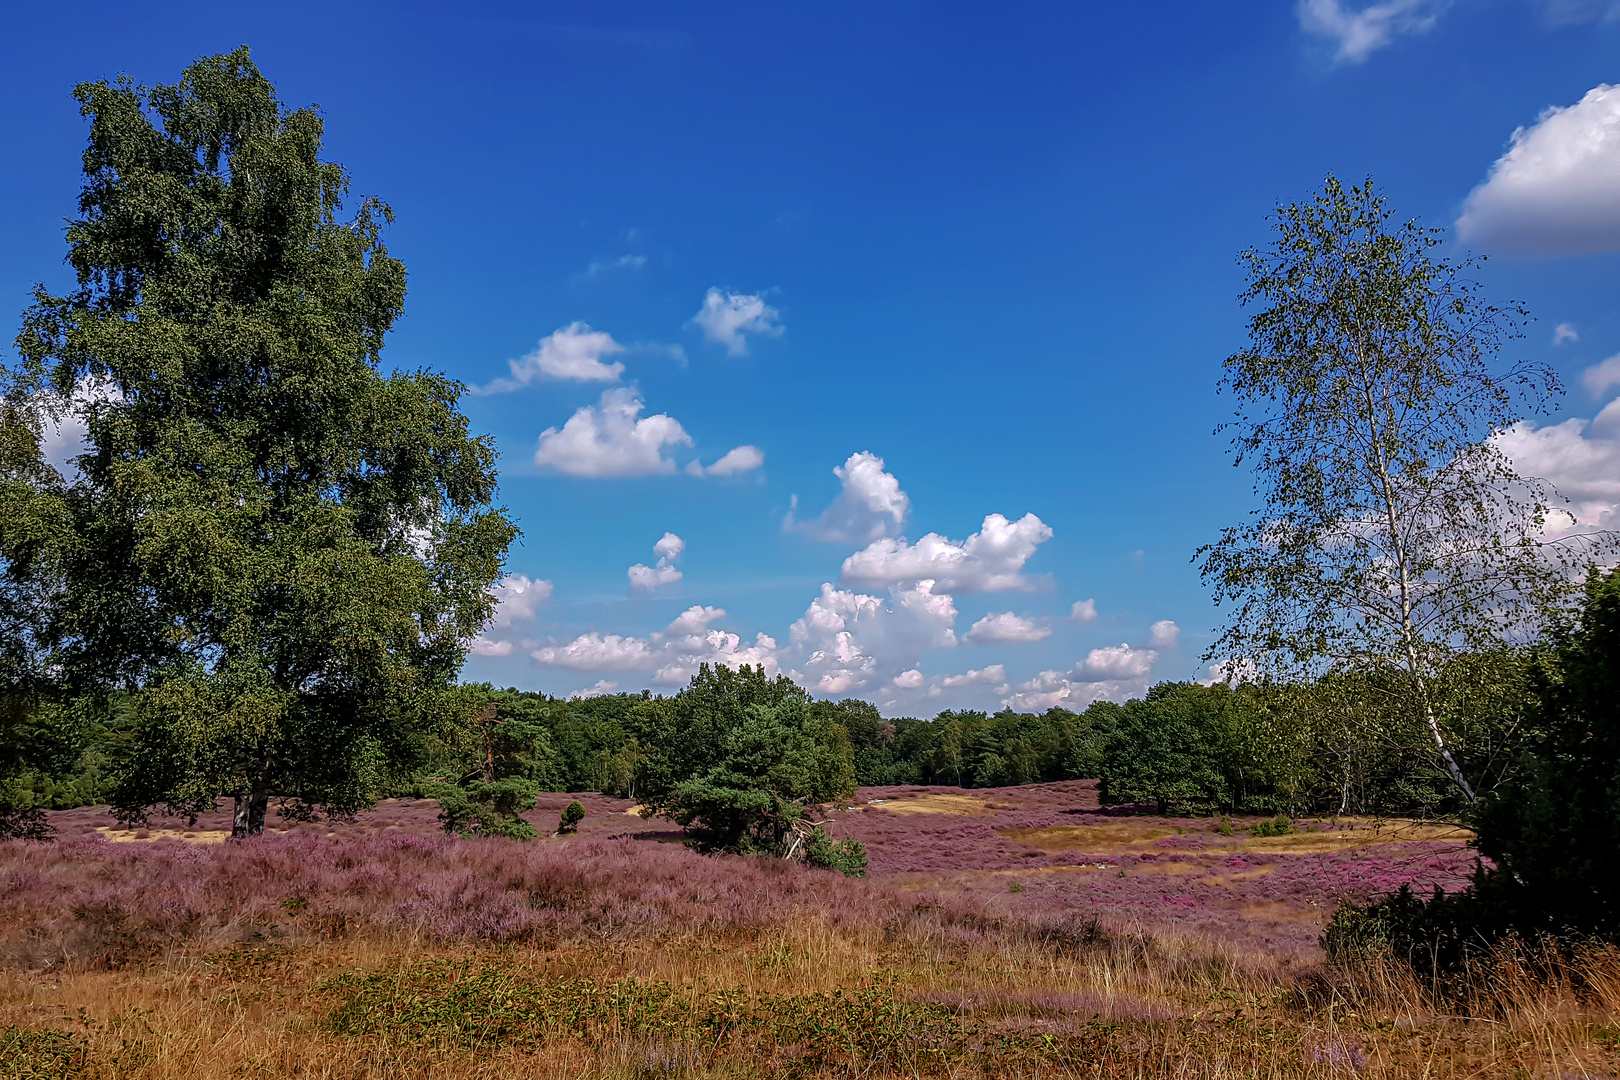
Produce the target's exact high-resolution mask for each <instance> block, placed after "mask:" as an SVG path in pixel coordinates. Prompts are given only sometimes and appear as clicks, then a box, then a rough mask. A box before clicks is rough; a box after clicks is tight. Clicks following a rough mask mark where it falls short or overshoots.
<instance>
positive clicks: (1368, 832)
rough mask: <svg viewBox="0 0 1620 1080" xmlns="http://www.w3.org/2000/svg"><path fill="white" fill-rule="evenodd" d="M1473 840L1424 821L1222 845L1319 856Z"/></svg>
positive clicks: (1451, 827)
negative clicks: (1395, 845) (1399, 845)
mask: <svg viewBox="0 0 1620 1080" xmlns="http://www.w3.org/2000/svg"><path fill="white" fill-rule="evenodd" d="M1473 838H1474V834H1473V832H1472V831H1470V830H1468V829H1464V828H1460V827H1459V826H1456V825H1447V824H1443V823H1438V822H1424V821H1399V820H1392V821H1380V822H1370V823H1368V824H1366V825H1360V826H1356V827H1354V828H1349V829H1333V830H1330V831H1328V832H1308V831H1302V832H1297V833H1289V834H1288V835H1287V836H1261V837H1253V836H1248V837H1245V836H1242V835H1241V834H1240V835H1239V837H1238V838H1237V843H1235V844H1232V845H1223V847H1227V848H1229V849H1230V850H1236V851H1275V852H1283V853H1287V852H1293V853H1296V854H1300V855H1306V854H1320V853H1322V852H1327V851H1349V850H1351V849H1352V848H1364V847H1379V846H1382V845H1385V844H1414V843H1425V844H1429V843H1435V842H1437V841H1438V842H1442V843H1452V844H1466V843H1467V842H1468V841H1470V840H1472V839H1473Z"/></svg>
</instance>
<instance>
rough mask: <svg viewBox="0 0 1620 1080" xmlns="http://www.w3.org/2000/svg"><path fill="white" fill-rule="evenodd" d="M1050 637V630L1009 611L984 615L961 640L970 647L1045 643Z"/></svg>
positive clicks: (1048, 627)
mask: <svg viewBox="0 0 1620 1080" xmlns="http://www.w3.org/2000/svg"><path fill="white" fill-rule="evenodd" d="M1051 636H1052V628H1051V627H1050V626H1043V625H1041V624H1040V623H1038V622H1036V621H1035V620H1034V619H1031V618H1027V617H1026V616H1023V615H1016V614H1014V613H1013V612H1011V611H1003V612H1001V613H1000V614H990V615H986V616H985V617H984V618H982V619H980V620H979V621H978V622H976V623H974V624H973V626H972V627H971V628H969V630H968V632H967V633H966V634H963V635H962V640H963V641H965V642H967V643H968V644H970V645H988V644H992V643H995V642H1006V643H1022V642H1029V641H1045V640H1046V639H1047V638H1049V637H1051Z"/></svg>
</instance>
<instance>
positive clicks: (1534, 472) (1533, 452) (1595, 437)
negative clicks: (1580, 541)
mask: <svg viewBox="0 0 1620 1080" xmlns="http://www.w3.org/2000/svg"><path fill="white" fill-rule="evenodd" d="M1497 445H1498V446H1499V447H1500V448H1501V449H1502V452H1503V453H1505V454H1507V456H1508V457H1509V458H1510V459H1511V460H1512V462H1513V465H1514V467H1515V468H1516V469H1517V470H1518V471H1519V472H1520V473H1521V474H1523V475H1525V476H1534V477H1539V478H1541V479H1543V480H1546V481H1548V482H1549V483H1551V484H1552V485H1553V486H1554V487H1556V488H1557V489H1558V490H1559V492H1560V493H1561V494H1562V495H1563V496H1564V497H1565V498H1566V499H1568V500H1569V502H1570V505H1569V507H1568V511H1569V513H1570V514H1571V515H1572V516H1573V517H1574V518H1575V522H1574V523H1572V524H1571V525H1570V526H1569V527H1567V528H1564V529H1555V530H1554V531H1556V532H1565V533H1571V532H1576V533H1587V532H1591V531H1594V530H1599V529H1604V530H1610V529H1616V528H1620V399H1616V400H1614V401H1611V402H1609V404H1608V405H1607V406H1605V407H1604V409H1603V411H1602V412H1600V413H1598V415H1597V418H1596V419H1594V420H1591V421H1587V420H1582V419H1578V418H1577V419H1570V420H1565V421H1564V422H1563V423H1560V424H1549V425H1547V426H1546V427H1541V428H1537V427H1532V426H1531V425H1530V424H1528V423H1523V422H1520V423H1517V424H1514V425H1513V426H1512V427H1510V428H1508V429H1507V430H1506V431H1504V432H1502V433H1501V434H1500V435H1498V436H1497Z"/></svg>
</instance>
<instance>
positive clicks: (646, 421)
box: [534, 387, 692, 477]
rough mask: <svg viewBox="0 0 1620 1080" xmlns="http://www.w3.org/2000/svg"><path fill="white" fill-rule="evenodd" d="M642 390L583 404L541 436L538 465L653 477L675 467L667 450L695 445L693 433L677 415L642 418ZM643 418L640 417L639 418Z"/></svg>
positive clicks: (582, 473) (580, 472) (583, 472)
mask: <svg viewBox="0 0 1620 1080" xmlns="http://www.w3.org/2000/svg"><path fill="white" fill-rule="evenodd" d="M644 407H645V402H643V401H642V398H641V394H640V393H638V392H637V391H635V390H633V389H631V388H629V387H618V388H616V389H613V390H605V391H603V393H602V400H601V402H600V404H598V405H595V406H591V405H586V406H583V407H581V408H580V409H579V410H578V411H577V412H575V413H574V415H573V416H571V417H569V418H568V422H567V423H565V424H563V426H562V428H561V429H560V430H559V429H557V428H547V429H546V430H545V431H544V432H542V433H541V435H540V446H539V449H537V450H536V451H535V453H534V463H535V464H536V465H539V466H541V467H542V468H548V469H555V470H557V471H558V472H560V473H566V474H567V475H569V476H590V477H605V476H652V475H657V474H660V473H672V472H674V471H675V463H674V462H673V461H672V460H670V459H669V458H668V457H666V456H665V454H664V450H665V448H667V447H673V446H690V445H691V444H692V437H691V436H690V435H688V434H687V433H686V429H685V428H683V427H681V425H680V423H679V422H678V421H677V420H676V419H675V418H674V417H672V416H669V415H667V414H664V413H657V414H655V415H653V416H646V417H643V416H641V410H642V409H643V408H644ZM638 417H639V419H638Z"/></svg>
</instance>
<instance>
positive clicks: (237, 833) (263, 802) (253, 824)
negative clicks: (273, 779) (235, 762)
mask: <svg viewBox="0 0 1620 1080" xmlns="http://www.w3.org/2000/svg"><path fill="white" fill-rule="evenodd" d="M269 806H270V792H269V791H268V790H267V789H266V787H265V782H264V778H263V777H262V776H260V777H259V778H258V779H256V780H254V782H253V786H252V787H251V788H249V789H248V790H246V791H239V792H237V793H236V805H235V807H234V809H233V811H232V813H231V839H232V840H246V839H248V838H249V837H253V836H258V835H260V834H261V833H263V832H264V815H265V811H266V810H267V809H268V808H269Z"/></svg>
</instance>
